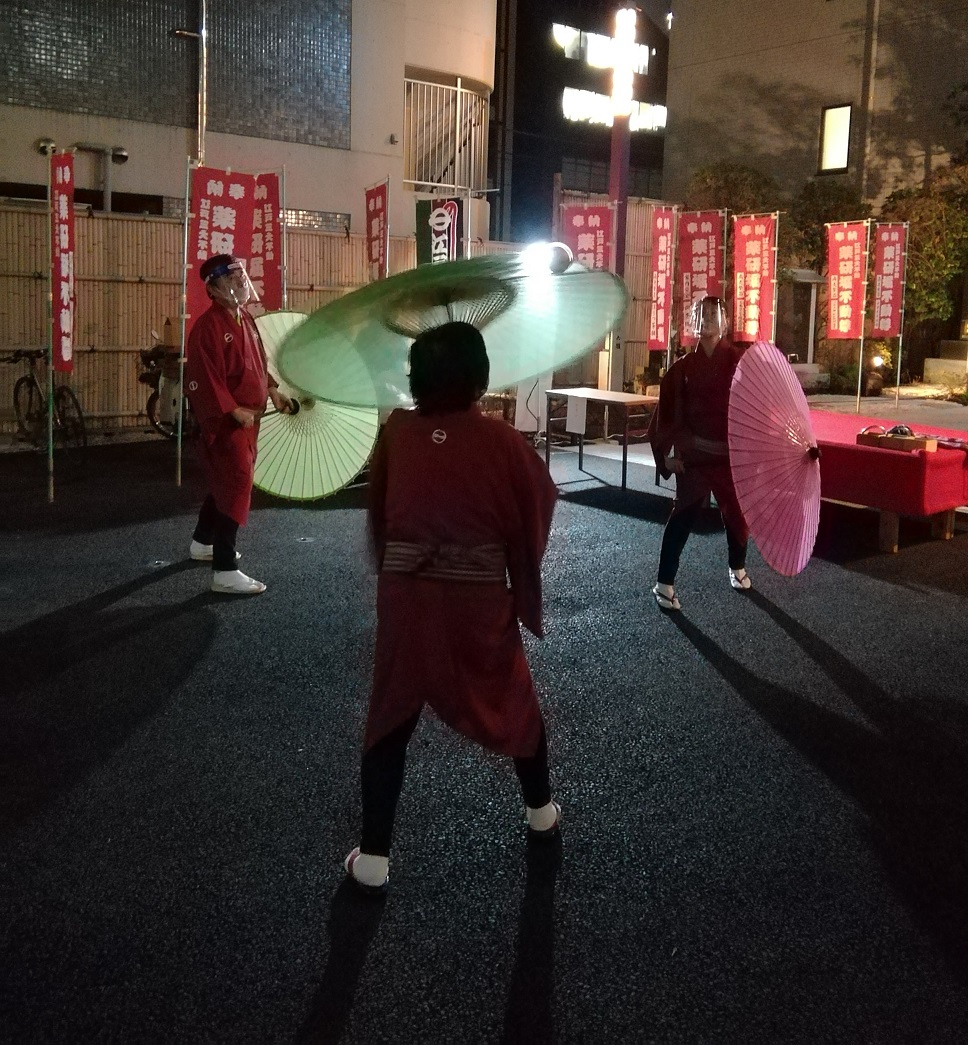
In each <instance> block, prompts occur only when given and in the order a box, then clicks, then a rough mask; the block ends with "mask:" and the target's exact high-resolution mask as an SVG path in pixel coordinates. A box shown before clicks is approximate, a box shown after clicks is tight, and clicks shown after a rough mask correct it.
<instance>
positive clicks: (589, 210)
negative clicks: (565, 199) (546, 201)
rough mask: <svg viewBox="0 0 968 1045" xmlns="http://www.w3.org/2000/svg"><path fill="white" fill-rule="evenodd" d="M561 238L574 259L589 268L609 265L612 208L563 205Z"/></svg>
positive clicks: (604, 267)
mask: <svg viewBox="0 0 968 1045" xmlns="http://www.w3.org/2000/svg"><path fill="white" fill-rule="evenodd" d="M561 241H562V243H564V244H566V245H567V246H568V247H569V249H570V250H571V252H572V254H573V255H574V256H575V261H577V262H578V263H579V264H581V265H584V266H585V268H589V269H606V270H607V269H610V268H611V266H612V208H611V207H609V206H608V205H603V206H594V207H585V206H582V205H580V204H578V205H574V204H565V205H563V206H562V208H561Z"/></svg>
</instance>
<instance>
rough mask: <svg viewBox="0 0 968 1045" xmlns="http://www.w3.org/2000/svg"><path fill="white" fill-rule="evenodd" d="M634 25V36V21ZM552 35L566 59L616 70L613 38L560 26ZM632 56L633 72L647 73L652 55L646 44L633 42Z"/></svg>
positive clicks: (597, 67) (554, 26)
mask: <svg viewBox="0 0 968 1045" xmlns="http://www.w3.org/2000/svg"><path fill="white" fill-rule="evenodd" d="M622 13H623V12H622V11H619V12H618V14H622ZM631 14H632V15H633V16H634V14H635V12H634V11H632V12H631ZM632 25H633V34H634V25H635V22H634V19H633V22H632ZM551 34H552V36H553V37H554V41H555V43H556V44H557V45H558V46H559V47H560V48H561V49H562V50H563V51H564V52H565V57H566V58H577V59H578V60H579V61H583V62H585V64H586V65H590V66H592V67H594V68H595V69H614V68H615V46H616V41H615V40H613V39H612V37H610V36H602V35H601V34H600V33H583V32H581V30H579V29H572V27H571V26H570V25H558V24H555V25H553V26H552V27H551ZM633 40H634V35H633ZM630 54H631V62H632V72H633V73H643V74H645V73H647V72H648V71H649V56H650V54H651V51H650V50H649V48H648V47H647V46H646V45H645V44H636V43H634V42H633V43H632V47H631V52H630Z"/></svg>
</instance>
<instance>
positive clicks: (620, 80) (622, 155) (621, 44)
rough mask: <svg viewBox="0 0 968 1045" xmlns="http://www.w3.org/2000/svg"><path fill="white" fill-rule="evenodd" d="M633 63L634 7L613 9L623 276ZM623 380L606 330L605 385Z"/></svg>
mask: <svg viewBox="0 0 968 1045" xmlns="http://www.w3.org/2000/svg"><path fill="white" fill-rule="evenodd" d="M635 67H636V57H635V8H634V7H623V8H620V9H619V10H618V11H616V12H615V36H614V37H613V38H612V151H611V158H610V160H609V167H608V194H609V196H610V198H611V200H612V203H613V205H614V214H615V218H614V222H615V224H614V228H613V229H612V271H613V272H614V273H615V275H616V276H621V277H623V278H624V276H625V219H626V214H627V212H628V199H629V153H630V148H631V137H632V136H631V132H630V130H629V118H630V117H631V115H632V105H633V101H632V82H633V76H634V72H635ZM624 380H625V353H624V351H623V350H622V346H621V339H620V338H619V336H618V334H616V333H615V332H614V331H613V332H612V333H611V334H609V350H608V387H609V388H610V389H611V390H612V391H613V392H621V391H622V386H623V384H624Z"/></svg>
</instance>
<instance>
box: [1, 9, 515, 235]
mask: <svg viewBox="0 0 968 1045" xmlns="http://www.w3.org/2000/svg"><path fill="white" fill-rule="evenodd" d="M209 10H210V15H209V18H210V21H211V18H212V17H215V15H213V14H212V13H211V11H212V8H211V6H210V8H209ZM496 18H497V13H496V0H354V2H353V38H352V56H351V61H352V65H351V77H352V79H351V92H352V93H351V129H350V141H351V147H350V149H349V150H343V149H329V148H319V147H316V146H311V145H300V144H295V143H290V142H281V141H272V140H268V139H262V138H248V137H239V136H234V135H226V134H215V133H211V132H209V133H207V134H206V143H205V144H206V148H205V161H206V163H207V164H208V165H209V166H213V167H221V168H226V167H231V168H232V169H234V170H244V171H251V172H257V171H270V170H279V169H281V168H282V167H285V168H286V204H287V206H288V207H291V208H296V209H306V210H322V211H339V212H346V213H349V214H350V215H351V227H352V228H353V229H354V230H357V231H359V230H362V229H363V227H364V213H363V202H364V201H363V190H364V188H365V187H366V186H368V185H372V184H374V183H376V182H379V181H382V180H383V179H384V178H386V177H387V176H389V177H390V179H391V191H390V231H391V234H392V235H406V234H409V233H412V232H413V231H414V206H413V195H412V194H411V193H409V192H404V190H403V188H402V186H401V182H400V179H401V175H402V172H403V144H402V140H401V139H402V133H401V132H402V125H403V108H404V76H405V69H406V68H407V67H408V66H411V67H413V66H417V67H421V68H424V69H432V70H435V71H437V72H439V73H442V74H449V75H452V76H461V77H464V78H466V79H468V80H470V81H473V82H474V83H477V84H482V85H485V86H487V87H488V88H490V87H491V86H492V85H493V78H494V39H495V25H496ZM239 104H240V105H245V99H244V98H240V99H239ZM391 135H392V136H394V137H395V139H396V141H395V143H394V144H391V142H390V137H391ZM42 137H49V138H52V139H54V141H55V142H56V143H57V146H58V147H59V148H62V147H66V146H69V145H71V144H73V143H74V142H78V141H88V142H96V143H103V144H106V145H110V146H115V145H120V146H123V147H124V148H125V149H127V151H128V154H129V157H130V159H129V160H128V162H127V163H126V164H124V165H123V166H117V165H113V166H112V171H111V174H112V190H113V191H114V192H137V193H146V194H150V195H161V196H173V197H180V196H184V193H185V169H186V162H187V158H188V157H189V156H194V154H195V151H196V144H197V132H196V130H195V129H194V128H181V127H162V126H159V125H156V124H147V123H136V122H133V121H128V120H114V119H109V118H104V117H97V116H85V115H82V114H75V113H60V112H55V111H53V110H49V109H38V108H27V107H18V106H9V105H0V142H2V149H0V181H9V182H27V183H34V184H37V183H44V182H45V181H46V169H47V167H46V160H45V158H44V157H43V156H41V155H40V154H38V153H37V151H36V149H35V148H34V143H35V142H36V141H37V139H38V138H42ZM75 162H76V172H77V184H78V185H79V186H80V187H81V188H90V189H98V188H100V187H101V185H100V159H99V157H97V156H95V155H93V154H86V153H79V154H78V155H77V158H76V161H75ZM484 207H485V208H486V204H485V205H484ZM477 208H478V209H479V210H480V209H481V201H478V202H477ZM475 227H476V228H478V229H483V230H484V231H483V235H484V236H486V234H487V233H486V230H487V220H486V212H485V213H483V214H482V215H479V216H478V218H477V221H476V222H475ZM475 235H481V233H475Z"/></svg>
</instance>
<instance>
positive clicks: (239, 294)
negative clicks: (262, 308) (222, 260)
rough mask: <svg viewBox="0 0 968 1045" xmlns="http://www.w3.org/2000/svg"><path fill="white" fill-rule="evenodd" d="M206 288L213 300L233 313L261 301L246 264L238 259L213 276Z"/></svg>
mask: <svg viewBox="0 0 968 1045" xmlns="http://www.w3.org/2000/svg"><path fill="white" fill-rule="evenodd" d="M206 286H207V287H208V292H209V294H210V295H211V296H212V298H213V300H215V301H217V302H218V303H219V304H220V305H224V306H225V307H226V308H228V309H232V310H233V311H234V310H235V309H239V308H243V307H244V306H245V305H247V304H249V303H250V302H254V301H258V300H259V295H258V294H257V293H256V291H255V287H254V286H253V285H252V280H251V279H249V274H248V272H246V271H245V265H244V263H243V262H241V261H239V260H238V259H236V260H235V261H233V262H232V263H231V264H230V265H227V266H226V267H225V269H224V270H223V271H220V272H219V273H218V274H217V275H213V276H211V277H210V279H209V280H208V283H207V284H206Z"/></svg>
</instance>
